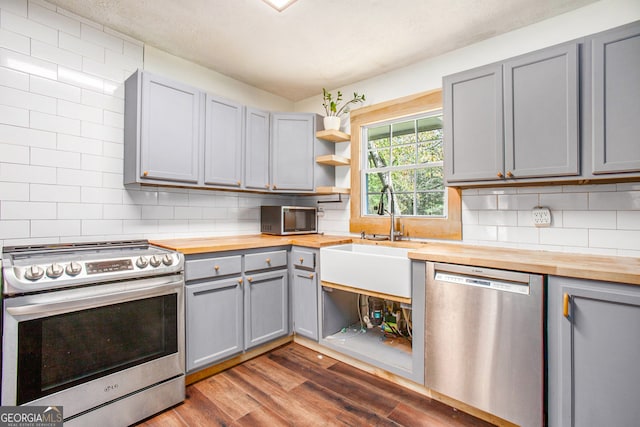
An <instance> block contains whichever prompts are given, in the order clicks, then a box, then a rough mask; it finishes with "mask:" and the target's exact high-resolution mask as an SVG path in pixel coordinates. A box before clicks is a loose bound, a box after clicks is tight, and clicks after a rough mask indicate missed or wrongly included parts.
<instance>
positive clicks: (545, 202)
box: [540, 193, 589, 210]
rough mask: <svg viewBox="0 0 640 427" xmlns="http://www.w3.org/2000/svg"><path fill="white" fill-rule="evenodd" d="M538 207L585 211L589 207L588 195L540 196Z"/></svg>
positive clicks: (560, 194)
mask: <svg viewBox="0 0 640 427" xmlns="http://www.w3.org/2000/svg"><path fill="white" fill-rule="evenodd" d="M540 206H544V207H548V208H550V209H554V210H565V209H571V210H586V209H588V206H589V200H588V193H558V194H541V195H540Z"/></svg>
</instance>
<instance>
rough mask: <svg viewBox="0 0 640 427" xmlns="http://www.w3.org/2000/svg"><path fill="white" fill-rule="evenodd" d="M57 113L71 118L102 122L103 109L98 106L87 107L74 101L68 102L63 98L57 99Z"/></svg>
mask: <svg viewBox="0 0 640 427" xmlns="http://www.w3.org/2000/svg"><path fill="white" fill-rule="evenodd" d="M58 115H59V116H64V117H68V118H71V119H78V120H86V121H90V122H96V123H102V118H103V115H104V111H103V110H102V109H100V108H96V107H89V106H87V105H82V104H78V103H76V102H69V101H65V100H63V99H59V100H58Z"/></svg>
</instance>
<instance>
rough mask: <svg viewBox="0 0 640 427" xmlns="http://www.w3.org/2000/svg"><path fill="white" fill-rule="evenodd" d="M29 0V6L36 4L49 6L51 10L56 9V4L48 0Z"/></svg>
mask: <svg viewBox="0 0 640 427" xmlns="http://www.w3.org/2000/svg"><path fill="white" fill-rule="evenodd" d="M28 1H29V7H31V5H33V4H35V5H38V6H41V7H44V8H47V9H49V10H53V11H55V10H56V5H55V4H53V3H51V2H48V1H46V0H28Z"/></svg>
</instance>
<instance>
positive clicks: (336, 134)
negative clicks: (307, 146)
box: [316, 130, 351, 142]
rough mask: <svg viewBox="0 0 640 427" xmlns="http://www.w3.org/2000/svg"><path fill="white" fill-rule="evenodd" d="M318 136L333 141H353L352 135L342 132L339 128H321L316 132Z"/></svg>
mask: <svg viewBox="0 0 640 427" xmlns="http://www.w3.org/2000/svg"><path fill="white" fill-rule="evenodd" d="M316 138H318V139H324V140H325V141H331V142H348V141H351V135H349V134H348V133H344V132H340V131H339V130H320V131H318V132H316Z"/></svg>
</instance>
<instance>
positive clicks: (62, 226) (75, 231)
mask: <svg viewBox="0 0 640 427" xmlns="http://www.w3.org/2000/svg"><path fill="white" fill-rule="evenodd" d="M78 235H80V220H76V219H56V220H33V221H31V237H38V238H39V237H58V236H60V237H67V236H78Z"/></svg>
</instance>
